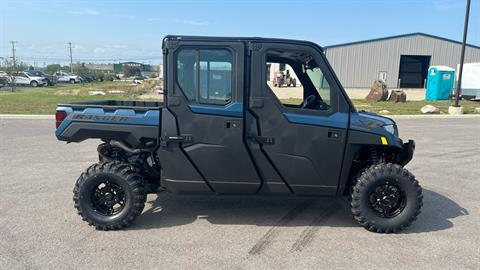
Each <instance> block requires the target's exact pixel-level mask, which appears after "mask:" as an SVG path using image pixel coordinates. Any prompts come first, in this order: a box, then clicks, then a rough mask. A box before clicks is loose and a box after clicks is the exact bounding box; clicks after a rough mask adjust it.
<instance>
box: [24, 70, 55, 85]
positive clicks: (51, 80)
mask: <svg viewBox="0 0 480 270" xmlns="http://www.w3.org/2000/svg"><path fill="white" fill-rule="evenodd" d="M28 73H30V74H33V75H35V76H39V77H44V78H45V79H46V80H47V85H48V86H53V85H55V84H56V83H57V77H55V76H53V75H49V74H47V73H45V72H43V71H39V70H29V71H28Z"/></svg>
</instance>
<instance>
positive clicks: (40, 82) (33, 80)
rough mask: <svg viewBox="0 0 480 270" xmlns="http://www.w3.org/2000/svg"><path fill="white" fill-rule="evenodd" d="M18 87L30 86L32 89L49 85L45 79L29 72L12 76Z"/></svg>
mask: <svg viewBox="0 0 480 270" xmlns="http://www.w3.org/2000/svg"><path fill="white" fill-rule="evenodd" d="M12 77H13V78H14V79H15V84H16V85H30V86H32V87H37V86H44V85H46V84H47V80H46V79H45V77H41V76H37V75H34V74H32V73H30V72H28V71H25V72H18V73H14V74H12Z"/></svg>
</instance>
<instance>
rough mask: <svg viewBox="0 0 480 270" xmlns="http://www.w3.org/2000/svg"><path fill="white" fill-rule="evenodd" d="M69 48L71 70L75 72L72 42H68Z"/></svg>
mask: <svg viewBox="0 0 480 270" xmlns="http://www.w3.org/2000/svg"><path fill="white" fill-rule="evenodd" d="M68 48H69V50H70V72H73V57H72V42H68Z"/></svg>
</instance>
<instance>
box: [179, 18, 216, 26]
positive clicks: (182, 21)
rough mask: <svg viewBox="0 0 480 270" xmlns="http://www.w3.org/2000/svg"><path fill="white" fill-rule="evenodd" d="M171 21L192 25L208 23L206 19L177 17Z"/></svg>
mask: <svg viewBox="0 0 480 270" xmlns="http://www.w3.org/2000/svg"><path fill="white" fill-rule="evenodd" d="M171 21H172V22H176V23H183V24H188V25H193V26H205V25H209V24H210V22H208V21H193V20H179V19H173V20H171Z"/></svg>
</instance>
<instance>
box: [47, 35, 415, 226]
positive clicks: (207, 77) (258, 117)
mask: <svg viewBox="0 0 480 270" xmlns="http://www.w3.org/2000/svg"><path fill="white" fill-rule="evenodd" d="M163 61H164V74H163V83H164V96H163V102H160V101H159V102H147V101H87V102H74V103H68V104H59V105H58V108H57V111H56V126H57V128H56V136H57V138H58V139H59V140H62V141H66V142H81V141H83V140H86V139H92V138H95V139H101V140H102V141H103V142H102V143H101V144H100V145H99V146H98V149H97V151H98V156H99V162H98V163H95V164H93V165H92V166H90V167H89V168H88V169H86V170H85V171H84V172H83V173H82V174H81V175H80V177H79V178H78V180H77V183H76V184H75V188H74V190H73V193H74V195H73V200H74V204H75V208H76V209H77V210H78V213H79V214H80V215H81V216H82V218H83V219H84V220H85V221H86V222H88V224H90V225H93V226H95V227H96V228H97V229H100V230H115V229H121V228H124V227H126V226H128V225H130V224H131V223H132V222H133V221H134V219H135V218H136V217H137V216H138V215H140V214H141V212H142V210H143V208H144V204H145V200H146V195H147V193H155V192H157V190H160V189H161V190H164V191H168V192H172V193H178V194H181V193H183V194H185V193H188V194H205V195H212V194H232V195H233V194H242V195H245V194H256V195H273V194H275V195H294V196H349V197H350V199H351V212H352V214H353V216H354V218H355V219H356V220H357V221H358V222H359V223H360V224H361V225H362V226H364V227H365V228H366V229H368V230H370V231H374V232H381V233H390V232H396V231H399V230H402V229H403V228H405V227H407V226H408V225H410V224H411V223H412V222H413V221H414V220H415V219H416V218H417V215H418V214H419V213H420V208H421V206H422V190H421V187H420V186H419V183H418V181H417V180H415V177H414V176H413V175H412V174H411V173H410V172H408V171H407V170H406V169H405V168H404V165H405V164H407V163H408V162H409V161H410V160H411V158H412V155H413V152H414V147H415V145H414V142H413V141H412V140H409V141H408V142H405V143H404V142H403V141H402V140H401V139H400V138H399V135H398V131H397V126H396V124H395V122H394V121H392V120H391V119H389V118H386V117H382V116H378V115H375V114H371V113H367V112H362V111H357V110H355V108H354V106H353V104H352V102H351V101H350V100H349V98H348V96H347V95H346V93H345V90H344V89H343V88H342V86H341V84H340V82H339V80H338V78H337V77H336V75H335V73H334V71H333V70H332V68H331V66H330V65H329V63H328V61H327V59H326V58H325V55H324V53H323V50H322V48H321V47H319V46H318V45H316V44H314V43H310V42H306V41H296V40H284V39H267V38H225V37H195V36H167V37H165V38H164V39H163ZM267 63H280V64H288V65H290V66H291V67H292V69H293V71H294V72H295V75H296V77H297V78H298V79H299V82H300V85H301V86H302V89H303V99H300V100H297V101H298V102H297V103H296V102H292V99H287V100H284V99H279V98H277V93H276V92H274V90H272V89H271V88H270V87H269V86H268V84H267V74H266V68H267ZM291 89H294V88H291ZM159 196H161V194H159ZM259 207H260V206H259Z"/></svg>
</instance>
